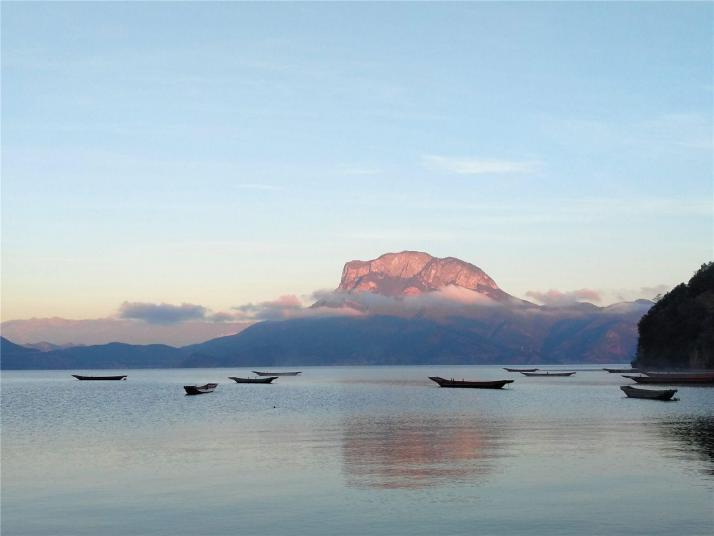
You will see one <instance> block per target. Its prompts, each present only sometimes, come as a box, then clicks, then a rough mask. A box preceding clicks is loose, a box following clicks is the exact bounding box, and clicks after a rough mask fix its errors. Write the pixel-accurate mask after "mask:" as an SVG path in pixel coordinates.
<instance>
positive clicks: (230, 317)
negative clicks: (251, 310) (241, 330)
mask: <svg viewBox="0 0 714 536" xmlns="http://www.w3.org/2000/svg"><path fill="white" fill-rule="evenodd" d="M205 318H206V320H209V321H211V322H219V323H220V322H235V321H236V320H242V315H240V314H235V313H228V312H225V311H219V312H217V313H212V314H210V315H207V316H206V317H205Z"/></svg>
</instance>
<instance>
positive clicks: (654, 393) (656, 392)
mask: <svg viewBox="0 0 714 536" xmlns="http://www.w3.org/2000/svg"><path fill="white" fill-rule="evenodd" d="M620 389H622V390H623V391H624V392H625V394H626V395H627V396H628V397H630V398H647V399H650V400H670V399H671V398H672V397H673V396H674V394H675V393H676V392H677V390H676V389H638V388H637V387H632V386H631V385H623V386H622V387H620Z"/></svg>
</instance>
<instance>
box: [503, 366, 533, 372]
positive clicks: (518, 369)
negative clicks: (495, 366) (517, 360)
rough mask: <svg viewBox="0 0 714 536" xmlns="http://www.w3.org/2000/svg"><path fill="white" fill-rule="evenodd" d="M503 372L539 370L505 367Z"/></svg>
mask: <svg viewBox="0 0 714 536" xmlns="http://www.w3.org/2000/svg"><path fill="white" fill-rule="evenodd" d="M503 370H507V371H508V372H535V371H536V370H538V369H537V368H508V367H503Z"/></svg>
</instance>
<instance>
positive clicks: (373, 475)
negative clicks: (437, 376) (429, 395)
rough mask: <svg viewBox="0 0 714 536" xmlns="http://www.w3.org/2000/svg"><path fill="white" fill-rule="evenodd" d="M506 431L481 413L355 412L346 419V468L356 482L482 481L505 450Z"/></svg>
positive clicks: (350, 481) (349, 478)
mask: <svg viewBox="0 0 714 536" xmlns="http://www.w3.org/2000/svg"><path fill="white" fill-rule="evenodd" d="M507 433H508V432H507V431H505V430H504V427H503V426H502V425H501V426H496V424H495V423H493V422H490V421H488V420H484V419H480V418H477V417H465V416H464V417H444V416H442V417H441V418H437V417H423V416H416V415H401V416H393V417H389V416H387V417H372V416H353V417H349V418H347V419H345V422H344V433H343V442H342V455H343V456H342V458H343V472H344V474H345V477H346V480H347V485H348V486H351V487H358V488H381V489H390V488H402V489H418V488H425V487H429V486H440V485H445V484H450V483H464V482H469V483H472V484H473V483H478V482H481V481H482V480H484V478H485V476H486V475H488V474H489V473H490V472H492V471H493V470H494V468H495V466H496V461H497V458H499V457H502V456H503V455H504V453H503V452H502V450H503V445H504V444H506V440H505V437H504V436H505V435H506V434H507Z"/></svg>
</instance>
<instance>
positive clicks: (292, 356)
mask: <svg viewBox="0 0 714 536" xmlns="http://www.w3.org/2000/svg"><path fill="white" fill-rule="evenodd" d="M651 306H652V302H650V301H647V300H638V301H636V302H627V303H620V304H615V305H612V306H609V307H597V306H595V305H593V304H590V303H572V304H570V305H568V306H563V307H553V306H550V307H547V306H538V305H536V304H533V303H530V302H527V301H524V300H520V299H518V298H515V297H514V296H512V295H510V294H508V293H507V292H505V291H504V290H502V289H500V288H499V287H498V285H497V284H496V283H495V281H494V280H493V279H492V278H491V277H489V276H488V275H487V274H486V273H485V272H484V271H483V270H481V269H480V268H478V267H477V266H475V265H473V264H470V263H467V262H464V261H461V260H459V259H455V258H453V257H447V258H443V259H440V258H436V257H432V256H431V255H428V254H427V253H422V252H417V251H403V252H400V253H387V254H385V255H382V256H380V257H378V258H377V259H374V260H370V261H350V262H348V263H347V264H346V265H345V267H344V270H343V272H342V278H341V280H340V283H339V285H338V287H337V288H336V289H335V290H334V291H331V292H326V293H321V295H320V297H319V299H318V300H317V301H316V302H315V303H314V304H313V305H312V306H311V307H308V308H305V309H302V310H300V311H298V312H297V313H296V315H295V317H294V318H290V319H287V320H272V321H263V322H258V323H255V324H253V325H252V326H250V327H248V328H246V329H244V330H243V331H241V332H240V333H237V334H234V335H228V336H224V337H218V338H214V339H211V340H208V341H206V342H203V343H200V344H192V345H189V346H184V347H182V348H173V347H170V346H164V345H147V346H135V345H127V344H119V343H112V344H104V345H95V346H85V347H74V348H68V349H62V350H53V351H49V352H39V351H35V350H31V349H27V348H22V347H18V348H20V349H17V348H16V349H15V351H14V354H13V355H14V357H11V358H10V359H5V356H4V355H3V359H2V361H0V363H1V365H2V368H146V367H175V366H193V367H210V366H252V365H262V366H280V365H335V364H340V365H343V364H344V365H346V364H352V365H356V364H369V365H386V364H394V365H401V364H404V365H407V364H447V363H454V364H482V363H483V364H486V363H489V364H492V363H529V364H541V363H623V362H627V361H630V360H631V359H632V356H633V355H634V353H635V348H636V343H637V322H638V321H639V319H640V318H641V317H642V315H643V314H644V313H645V312H646V311H647V310H648V309H649V308H650V307H651ZM8 342H9V341H8ZM10 344H12V343H10ZM14 346H17V345H14ZM3 352H4V347H3ZM27 352H30V353H27Z"/></svg>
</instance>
